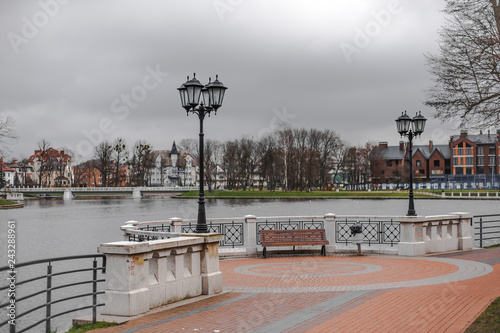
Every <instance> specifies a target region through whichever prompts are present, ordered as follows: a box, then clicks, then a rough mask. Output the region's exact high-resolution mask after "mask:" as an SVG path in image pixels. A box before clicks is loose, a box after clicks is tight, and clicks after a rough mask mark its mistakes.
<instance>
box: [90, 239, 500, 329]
mask: <svg viewBox="0 0 500 333" xmlns="http://www.w3.org/2000/svg"><path fill="white" fill-rule="evenodd" d="M444 256H445V257H447V258H451V259H463V260H474V261H486V260H487V261H488V262H490V263H491V265H492V266H493V268H494V270H493V272H491V273H489V274H487V275H483V276H480V277H476V278H473V279H468V280H463V281H458V282H449V283H443V284H435V285H429V286H420V287H404V288H398V289H383V290H373V291H370V290H368V291H366V293H365V294H363V295H362V296H360V297H357V298H355V299H353V300H350V301H347V302H345V303H343V304H342V305H341V306H340V307H336V308H335V307H332V308H331V309H330V308H326V309H325V308H322V307H321V306H323V305H324V304H330V303H328V302H329V301H331V300H336V299H339V298H341V297H343V296H345V295H347V294H348V293H346V292H342V291H327V292H300V290H298V292H293V293H266V292H258V291H257V292H255V291H252V290H251V289H250V290H249V292H245V293H237V292H228V293H224V294H221V295H216V296H214V297H211V298H208V299H204V300H202V301H194V302H193V303H191V304H188V305H183V306H180V307H176V308H173V309H169V310H165V311H161V312H158V313H155V314H152V315H147V316H143V317H141V318H138V319H135V320H130V321H129V322H127V323H125V324H123V325H120V326H116V327H111V328H107V329H101V330H96V332H100V333H101V332H102V333H105V332H106V333H111V332H129V333H130V332H134V331H136V332H221V333H222V332H252V331H255V330H258V329H260V330H261V331H262V330H266V329H267V328H266V327H268V325H271V324H276V325H275V326H276V327H281V328H282V329H279V328H275V329H274V330H269V332H281V331H283V332H290V333H298V332H453V333H455V332H462V331H464V330H465V329H466V328H467V327H468V326H469V325H470V323H472V322H473V321H474V320H475V319H476V318H477V316H478V315H479V314H480V313H481V312H482V311H483V310H484V309H485V308H486V307H487V306H488V305H489V304H490V303H491V302H492V301H493V300H494V299H495V298H497V297H500V249H493V250H479V251H473V252H470V253H467V254H463V253H457V254H453V255H449V254H447V255H444ZM290 263H296V264H294V265H291V264H290ZM363 264H365V265H373V266H363ZM242 266H245V269H246V270H245V271H244V273H243V274H242V273H237V272H235V271H234V270H240V271H241V269H242V268H241V267H242ZM273 267H274V269H273ZM367 267H372V268H373V267H382V269H379V270H376V271H370V272H366V273H364V272H363V270H367V269H368V268H367ZM221 270H222V272H223V281H224V282H223V283H224V286H225V288H230V287H238V286H246V287H250V288H262V287H271V288H286V287H296V288H297V287H298V288H300V287H311V286H313V287H315V286H318V287H321V286H328V285H335V286H344V285H346V286H348V285H353V284H355V285H358V284H375V283H387V282H400V281H409V280H410V281H413V280H418V279H423V278H431V277H439V276H446V275H447V274H450V273H453V272H455V271H456V270H457V266H455V265H453V264H451V263H446V262H437V261H430V260H425V258H420V259H418V260H417V259H404V258H394V257H383V256H377V257H370V256H367V257H354V256H352V257H351V256H342V257H340V256H339V257H337V256H335V257H287V258H283V257H280V258H271V259H237V260H224V261H221ZM325 272H326V273H327V274H329V275H330V276H327V277H321V276H318V275H319V274H322V273H325ZM352 273H355V274H354V275H341V274H352ZM325 302H326V303H325ZM315 311H317V313H315ZM302 315H305V317H304V320H302V321H299V322H298V323H295V322H294V323H291V321H293V320H294V318H298V317H300V316H302ZM307 316H309V317H307ZM148 325H149V326H148Z"/></svg>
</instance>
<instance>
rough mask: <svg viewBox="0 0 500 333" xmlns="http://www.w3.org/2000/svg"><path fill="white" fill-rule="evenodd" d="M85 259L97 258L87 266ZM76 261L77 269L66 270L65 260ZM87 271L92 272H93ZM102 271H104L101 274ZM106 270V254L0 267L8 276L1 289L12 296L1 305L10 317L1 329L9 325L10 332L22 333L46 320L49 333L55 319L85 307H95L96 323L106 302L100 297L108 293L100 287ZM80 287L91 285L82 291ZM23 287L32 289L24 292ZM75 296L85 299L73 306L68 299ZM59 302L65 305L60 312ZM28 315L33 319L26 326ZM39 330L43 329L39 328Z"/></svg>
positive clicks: (1, 324)
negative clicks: (56, 307)
mask: <svg viewBox="0 0 500 333" xmlns="http://www.w3.org/2000/svg"><path fill="white" fill-rule="evenodd" d="M85 259H93V261H92V263H91V264H90V263H89V262H88V261H87V266H85V265H84V264H82V263H81V261H80V260H85ZM99 259H100V261H101V264H100V265H99V264H98V260H99ZM76 261H78V264H77V265H78V266H77V267H76V268H74V269H73V268H72V269H69V270H63V269H65V268H64V266H65V265H64V264H63V263H61V262H66V263H68V262H71V263H75V262H76ZM55 263H57V264H55ZM44 265H45V266H46V267H45V269H44V267H43V266H44ZM85 272H91V274H88V273H85ZM99 272H100V273H101V274H98V273H99ZM105 272H106V257H105V256H104V255H103V254H93V255H80V256H70V257H59V258H51V259H42V260H35V261H30V262H26V263H20V264H16V265H15V267H14V268H13V267H10V266H5V267H0V275H1V276H2V277H4V276H5V275H6V276H7V277H6V278H2V279H1V281H2V282H1V283H0V292H1V293H2V294H4V295H8V300H7V301H6V302H5V303H2V304H0V309H7V311H8V313H7V315H8V319H7V320H5V321H2V322H0V331H2V332H7V331H8V330H7V328H9V329H10V331H9V332H10V333H15V332H18V333H21V332H26V331H28V330H31V329H33V328H34V327H36V326H39V325H40V324H42V323H45V332H46V333H48V332H50V331H51V319H53V318H56V317H60V316H63V315H65V314H68V313H72V312H76V311H80V310H85V309H92V322H94V323H95V321H96V318H97V307H100V306H103V305H104V303H99V302H98V297H97V296H98V295H100V294H104V291H99V290H98V283H101V282H104V281H105V280H104V279H103V278H102V274H105ZM39 274H42V275H39ZM99 275H101V276H99ZM23 276H26V278H25V279H22V280H19V281H18V280H17V278H18V277H23ZM33 276H34V277H33ZM43 282H45V283H43ZM5 283H6V284H5ZM37 284H38V285H37ZM43 284H44V285H43ZM78 286H88V287H89V288H88V290H84V291H83V292H81V288H78ZM44 287H45V288H44ZM23 289H26V290H28V292H27V293H26V292H23ZM44 296H45V297H44ZM74 299H81V302H80V303H79V304H78V305H77V306H73V305H69V302H68V301H70V300H74ZM2 302H3V301H2ZM56 304H57V305H58V307H60V308H61V309H60V310H61V311H60V312H57V311H55V310H54V306H55V305H56ZM44 309H45V311H43V310H44ZM28 316H29V320H26V322H27V323H28V324H27V325H26V327H22V326H23V325H21V321H23V319H24V318H27V317H28ZM4 318H5V317H4ZM37 331H38V332H39V331H43V330H42V329H41V328H38V329H37Z"/></svg>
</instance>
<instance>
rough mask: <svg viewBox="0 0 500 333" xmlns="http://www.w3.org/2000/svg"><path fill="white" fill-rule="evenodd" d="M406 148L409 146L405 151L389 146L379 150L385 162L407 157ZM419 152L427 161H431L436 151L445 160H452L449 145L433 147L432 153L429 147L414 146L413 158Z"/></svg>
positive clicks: (398, 147)
mask: <svg viewBox="0 0 500 333" xmlns="http://www.w3.org/2000/svg"><path fill="white" fill-rule="evenodd" d="M406 148H407V146H405V149H400V146H388V147H380V148H379V149H380V154H381V158H382V159H383V160H402V159H403V157H404V156H405V151H406ZM417 151H420V153H421V154H422V155H423V156H424V157H425V158H426V159H429V158H430V157H431V156H432V154H434V153H435V152H436V151H437V152H438V153H439V154H441V156H443V158H445V159H449V158H451V150H450V146H449V145H433V146H432V148H431V150H430V151H429V145H413V156H415V154H416V153H417Z"/></svg>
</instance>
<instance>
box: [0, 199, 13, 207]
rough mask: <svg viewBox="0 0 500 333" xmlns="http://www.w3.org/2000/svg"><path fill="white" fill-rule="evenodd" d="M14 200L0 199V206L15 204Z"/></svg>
mask: <svg viewBox="0 0 500 333" xmlns="http://www.w3.org/2000/svg"><path fill="white" fill-rule="evenodd" d="M15 204H16V203H15V202H12V201H9V200H5V199H0V206H10V205H15Z"/></svg>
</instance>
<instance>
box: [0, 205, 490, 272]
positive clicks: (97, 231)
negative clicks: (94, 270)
mask: <svg viewBox="0 0 500 333" xmlns="http://www.w3.org/2000/svg"><path fill="white" fill-rule="evenodd" d="M415 206H416V207H415V208H416V210H417V213H418V214H419V215H434V214H446V213H450V212H455V211H462V212H471V213H473V214H488V213H491V214H493V213H500V201H497V200H431V199H427V200H422V199H419V200H416V202H415ZM197 209H198V204H197V200H186V199H174V198H171V197H152V198H143V199H132V198H119V199H93V200H89V199H74V200H66V201H64V200H60V199H51V200H29V201H25V207H24V208H22V209H15V210H4V211H0V216H1V219H2V220H3V221H5V222H6V221H7V220H10V219H15V220H16V221H17V261H18V262H24V261H29V260H35V259H41V258H49V257H53V256H66V255H77V254H90V253H95V252H96V250H97V247H98V246H99V244H101V243H105V242H112V241H119V240H121V236H122V233H121V231H120V226H121V225H123V224H124V223H125V222H126V221H129V220H137V221H152V220H166V219H168V218H170V217H174V216H178V217H182V218H196V214H197ZM407 209H408V201H407V200H394V199H391V200H388V199H376V200H355V199H313V200H310V199H303V200H302V199H301V200H295V199H288V200H276V199H263V200H261V199H210V200H208V202H207V204H206V210H207V217H241V216H244V215H247V214H253V215H256V216H280V215H285V216H290V215H291V216H294V215H297V216H299V215H324V214H327V213H334V214H338V215H358V214H359V215H405V214H406V211H407ZM6 230H7V227H6V223H1V225H0V235H2V236H1V237H2V239H1V242H0V243H1V244H6V239H7V238H6V237H5V235H6ZM2 247H3V246H2ZM5 247H6V246H5ZM1 253H2V255H1V256H0V258H2V259H3V257H4V255H5V251H1ZM4 261H5V260H2V262H1V263H0V266H3V265H4Z"/></svg>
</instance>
